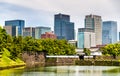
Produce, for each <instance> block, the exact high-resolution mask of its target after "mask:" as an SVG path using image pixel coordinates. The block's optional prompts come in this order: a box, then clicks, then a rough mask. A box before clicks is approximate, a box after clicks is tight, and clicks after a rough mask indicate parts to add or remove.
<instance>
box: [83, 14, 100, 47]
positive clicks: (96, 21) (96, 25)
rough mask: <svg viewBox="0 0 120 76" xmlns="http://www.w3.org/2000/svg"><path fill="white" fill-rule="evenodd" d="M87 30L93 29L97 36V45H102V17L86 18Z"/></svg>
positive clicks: (90, 16) (91, 16) (89, 16)
mask: <svg viewBox="0 0 120 76" xmlns="http://www.w3.org/2000/svg"><path fill="white" fill-rule="evenodd" d="M85 28H91V29H93V30H94V32H95V35H96V45H102V19H101V16H97V15H87V16H86V17H85Z"/></svg>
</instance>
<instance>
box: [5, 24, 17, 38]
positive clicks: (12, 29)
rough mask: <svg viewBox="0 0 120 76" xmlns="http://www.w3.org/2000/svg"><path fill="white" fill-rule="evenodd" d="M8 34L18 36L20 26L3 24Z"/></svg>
mask: <svg viewBox="0 0 120 76" xmlns="http://www.w3.org/2000/svg"><path fill="white" fill-rule="evenodd" d="M3 28H4V29H5V30H6V32H7V34H9V35H10V36H18V27H17V26H3Z"/></svg>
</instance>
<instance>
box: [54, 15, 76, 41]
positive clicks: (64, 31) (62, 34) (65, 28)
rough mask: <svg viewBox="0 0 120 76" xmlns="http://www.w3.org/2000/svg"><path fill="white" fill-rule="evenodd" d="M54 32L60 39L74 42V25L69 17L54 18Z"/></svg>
mask: <svg viewBox="0 0 120 76" xmlns="http://www.w3.org/2000/svg"><path fill="white" fill-rule="evenodd" d="M54 31H55V34H56V36H57V38H58V39H66V40H74V33H75V31H74V23H72V22H70V16H69V15H65V14H56V15H55V16H54Z"/></svg>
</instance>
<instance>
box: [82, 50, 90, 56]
mask: <svg viewBox="0 0 120 76" xmlns="http://www.w3.org/2000/svg"><path fill="white" fill-rule="evenodd" d="M83 52H84V53H85V55H87V56H89V55H90V53H91V51H90V50H89V49H88V48H84V50H83Z"/></svg>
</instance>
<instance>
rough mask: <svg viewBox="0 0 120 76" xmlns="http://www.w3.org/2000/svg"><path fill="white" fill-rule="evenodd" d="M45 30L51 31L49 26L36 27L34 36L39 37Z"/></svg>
mask: <svg viewBox="0 0 120 76" xmlns="http://www.w3.org/2000/svg"><path fill="white" fill-rule="evenodd" d="M45 32H51V28H50V27H36V28H35V38H36V39H40V38H41V35H42V34H45Z"/></svg>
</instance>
